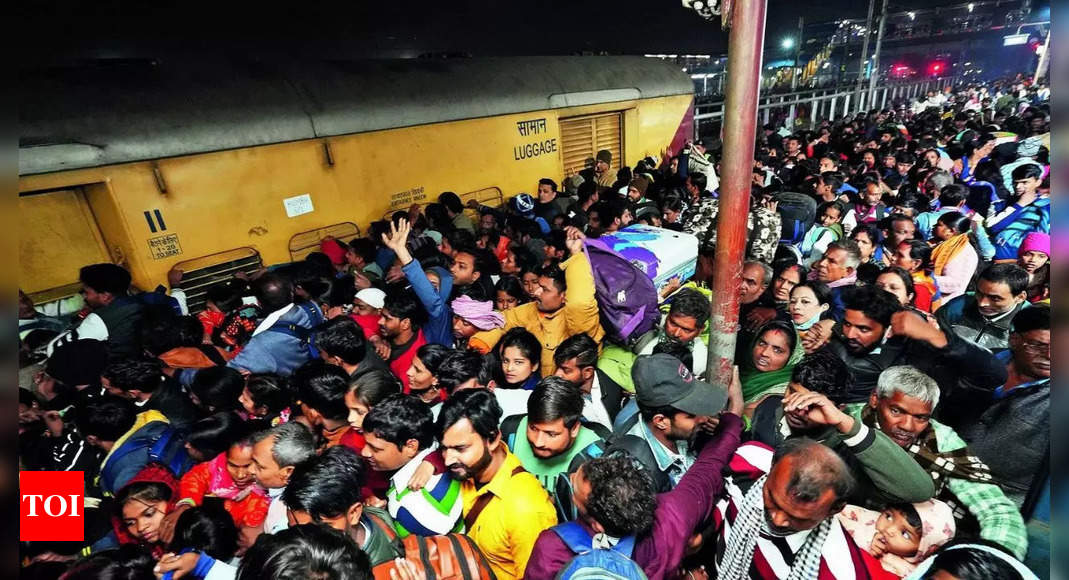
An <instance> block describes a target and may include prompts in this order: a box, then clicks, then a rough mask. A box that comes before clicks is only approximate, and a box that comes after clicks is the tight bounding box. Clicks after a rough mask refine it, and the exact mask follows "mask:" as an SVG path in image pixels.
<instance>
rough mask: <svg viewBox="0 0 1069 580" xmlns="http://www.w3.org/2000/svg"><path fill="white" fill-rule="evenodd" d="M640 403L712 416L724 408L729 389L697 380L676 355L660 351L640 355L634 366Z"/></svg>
mask: <svg viewBox="0 0 1069 580" xmlns="http://www.w3.org/2000/svg"><path fill="white" fill-rule="evenodd" d="M631 378H632V380H634V382H635V392H636V394H637V395H638V403H639V404H640V405H642V406H644V407H672V408H675V409H679V410H680V411H683V412H685V413H690V414H691V415H703V416H710V415H716V414H717V413H719V412H720V411H723V410H724V406H725V405H726V404H727V401H728V394H727V391H725V390H724V389H721V388H717V387H714V386H713V385H710V384H709V383H707V382H705V381H700V380H698V379H697V378H696V377H695V376H694V374H693V373H691V372H690V369H688V368H687V365H685V364H683V363H682V362H681V361H680V360H679V359H677V358H676V357H674V356H672V355H670V354H665V353H657V354H651V355H645V356H640V357H638V358H637V359H635V365H634V366H633V367H631Z"/></svg>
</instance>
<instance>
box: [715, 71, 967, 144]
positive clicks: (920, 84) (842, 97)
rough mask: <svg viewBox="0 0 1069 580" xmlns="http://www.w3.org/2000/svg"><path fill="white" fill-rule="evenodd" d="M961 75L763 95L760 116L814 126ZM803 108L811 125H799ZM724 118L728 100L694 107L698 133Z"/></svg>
mask: <svg viewBox="0 0 1069 580" xmlns="http://www.w3.org/2000/svg"><path fill="white" fill-rule="evenodd" d="M956 81H957V77H943V78H937V79H927V80H923V81H914V82H906V83H890V84H885V85H883V86H878V87H876V88H875V89H874V90H872V91H869V90H868V88H867V87H866V88H863V89H861V90H857V88H856V87H855V86H853V85H851V86H847V87H840V88H839V89H838V90H836V89H834V88H827V89H810V90H806V91H798V92H794V93H783V94H773V95H762V96H761V97H760V99H759V100H758V105H757V115H758V118H759V119H760V120H761V123H768V122H769V121H770V120H771V119H772V118H773V117H774V116H776V117H778V116H780V115H784V114H785V115H786V118H785V124H786V126H787V127H788V128H791V129H792V130H793V129H811V128H813V127H815V126H816V124H818V123H819V122H820V121H821V120H823V119H835V118H837V116H841V115H849V114H854V113H857V112H859V111H867V110H869V109H876V108H879V109H882V108H885V107H887V106H888V104H889V103H894V102H895V101H896V100H898V99H916V98H917V97H919V96H921V95H924V94H925V93H927V92H928V91H930V90H931V91H940V90H942V89H943V88H944V87H947V86H953V85H954V84H955V82H956ZM800 107H804V108H805V109H806V110H807V111H808V114H807V115H805V118H806V119H808V123H807V125H808V126H807V127H806V126H802V127H795V119H796V118H797V115H798V110H799V108H800ZM723 119H724V102H723V101H719V102H715V101H714V102H711V103H702V104H698V105H695V107H694V136H695V138H698V137H700V136H701V129H700V127H701V125H702V123H703V122H704V123H710V122H715V123H719V122H722V121H723Z"/></svg>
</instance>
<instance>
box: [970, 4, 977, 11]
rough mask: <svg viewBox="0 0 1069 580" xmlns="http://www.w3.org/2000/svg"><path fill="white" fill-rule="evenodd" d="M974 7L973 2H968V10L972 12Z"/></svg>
mask: <svg viewBox="0 0 1069 580" xmlns="http://www.w3.org/2000/svg"><path fill="white" fill-rule="evenodd" d="M975 7H976V5H975V4H973V3H972V2H969V12H972V10H973V8H975Z"/></svg>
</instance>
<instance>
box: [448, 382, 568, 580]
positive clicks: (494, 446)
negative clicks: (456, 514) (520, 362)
mask: <svg viewBox="0 0 1069 580" xmlns="http://www.w3.org/2000/svg"><path fill="white" fill-rule="evenodd" d="M500 423H501V406H500V405H498V403H497V400H496V399H495V398H494V394H493V393H491V392H490V391H487V390H484V389H468V390H462V391H458V392H456V393H455V394H453V395H452V396H451V397H450V398H449V400H447V401H446V402H445V403H444V404H443V405H442V411H441V414H440V415H439V416H438V425H437V427H438V438H439V443H440V448H441V451H442V457H443V458H444V460H445V464H446V467H447V468H448V469H449V474H450V475H451V476H452V477H453V478H454V479H456V480H458V481H460V482H461V488H460V492H461V495H462V497H463V500H464V512H463V513H464V524H465V526H466V527H467V535H468V536H469V537H470V538H471V539H472V540H473V541H475V543H476V544H477V545H478V546H479V548H480V549H481V550H482V551H483V554H485V555H486V559H487V560H488V561H489V562H490V567H491V568H492V569H493V571H494V574H495V575H496V576H497V578H498V580H509V579H513V578H523V574H524V570H525V569H526V568H527V560H528V559H529V558H530V557H531V550H532V549H533V548H534V543H535V540H536V539H537V538H538V535H539V534H540V533H542V531H543V530H546V529H548V528H550V527H552V526H555V525H556V524H557V513H556V510H555V509H554V508H553V504H552V502H550V499H549V494H547V493H546V490H545V489H543V488H542V485H541V484H539V483H538V480H537V479H535V477H534V476H533V475H531V474H530V473H527V472H526V471H524V469H523V467H522V466H521V465H520V461H519V460H518V459H517V458H516V456H515V455H513V454H512V453H511V452H510V451H509V449H508V446H507V445H505V442H504V441H502V440H501V431H500V429H499V428H498V425H500Z"/></svg>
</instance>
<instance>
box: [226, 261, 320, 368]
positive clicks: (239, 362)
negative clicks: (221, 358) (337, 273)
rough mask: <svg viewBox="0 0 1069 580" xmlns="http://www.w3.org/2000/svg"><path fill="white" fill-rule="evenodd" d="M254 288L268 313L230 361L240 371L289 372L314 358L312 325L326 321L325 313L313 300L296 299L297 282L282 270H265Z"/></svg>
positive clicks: (257, 298) (230, 364)
mask: <svg viewBox="0 0 1069 580" xmlns="http://www.w3.org/2000/svg"><path fill="white" fill-rule="evenodd" d="M254 292H255V294H256V300H257V301H258V302H259V303H260V307H261V308H262V309H263V311H264V312H266V313H268V314H267V315H266V316H265V317H264V319H263V320H262V321H260V324H259V325H258V326H257V327H256V330H254V331H252V338H251V339H250V340H249V342H248V344H246V345H245V348H243V349H242V350H241V352H240V353H238V356H236V357H234V358H233V359H232V360H231V361H230V362H229V363H227V365H228V366H230V367H233V368H236V369H238V370H239V371H249V372H252V373H276V374H280V375H284V376H288V375H290V374H292V373H293V371H294V370H295V369H296V368H297V367H299V366H301V365H302V364H304V363H306V362H308V360H309V359H310V358H311V354H310V353H311V350H310V348H309V341H310V340H311V333H312V329H314V328H315V327H316V326H318V325H319V324H320V323H322V322H323V313H322V312H320V310H319V307H318V306H316V305H315V304H314V303H312V302H300V303H294V301H293V284H292V283H291V282H290V281H289V280H287V279H286V278H284V277H282V276H279V275H278V274H274V273H268V274H265V275H264V276H263V277H261V278H260V279H259V280H257V281H256V283H255V288H254Z"/></svg>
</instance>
